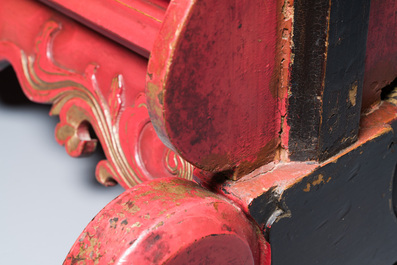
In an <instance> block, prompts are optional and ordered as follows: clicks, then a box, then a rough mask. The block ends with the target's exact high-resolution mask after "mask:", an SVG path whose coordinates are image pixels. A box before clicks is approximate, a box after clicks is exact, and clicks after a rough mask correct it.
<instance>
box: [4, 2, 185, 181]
mask: <svg viewBox="0 0 397 265" xmlns="http://www.w3.org/2000/svg"><path fill="white" fill-rule="evenodd" d="M0 6H1V9H0V25H1V27H0V61H1V60H8V61H9V62H10V63H11V64H12V65H13V67H14V69H15V71H16V73H17V76H18V78H19V80H20V82H21V85H22V88H23V90H24V92H25V94H26V95H27V96H28V98H30V99H31V100H33V101H36V102H41V103H50V104H54V106H53V108H52V111H51V114H52V115H55V114H59V116H60V123H59V124H58V125H57V127H56V132H55V134H56V139H57V141H58V142H59V143H60V144H62V145H65V148H66V151H67V152H68V153H69V154H70V155H72V156H80V155H86V154H89V153H91V152H92V151H93V150H94V149H95V146H96V139H92V137H91V136H90V135H89V130H88V129H89V125H90V124H91V126H92V127H93V128H94V130H95V133H96V135H97V137H98V140H99V141H100V143H101V144H102V147H103V149H104V151H105V154H106V157H107V160H103V161H101V162H100V163H99V164H98V166H97V170H96V175H97V178H98V180H99V181H100V182H102V183H104V184H105V185H111V184H114V180H116V181H117V182H119V183H120V184H121V185H122V186H123V187H125V188H128V187H131V186H133V185H135V184H137V183H140V182H141V181H145V180H151V179H154V178H157V177H165V176H180V177H186V178H191V175H192V166H191V165H189V164H188V163H187V162H185V161H184V160H183V159H181V158H180V157H179V156H177V155H176V154H175V153H174V152H173V151H171V150H169V149H168V148H166V147H165V146H164V145H163V143H162V142H161V141H160V140H159V139H158V137H157V136H156V135H155V133H154V129H153V126H152V125H151V122H150V119H149V115H148V112H147V108H146V100H145V94H144V86H145V75H146V66H147V61H146V60H145V59H144V58H142V57H141V56H139V55H137V54H135V53H132V52H131V51H130V50H128V49H125V48H122V47H121V46H120V45H117V44H115V43H113V42H111V41H110V40H108V39H107V38H104V37H101V36H100V35H98V34H96V33H94V32H93V31H91V30H88V29H87V28H85V27H83V26H81V25H80V24H78V23H75V22H73V21H72V20H70V19H68V18H66V17H64V16H63V15H61V14H59V13H57V12H55V11H54V10H52V9H50V8H48V7H47V6H45V5H43V4H41V3H38V2H36V1H24V0H14V1H7V0H1V1H0Z"/></svg>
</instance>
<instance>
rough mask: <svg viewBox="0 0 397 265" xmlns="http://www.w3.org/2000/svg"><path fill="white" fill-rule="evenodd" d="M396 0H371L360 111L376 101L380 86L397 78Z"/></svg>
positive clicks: (378, 96)
mask: <svg viewBox="0 0 397 265" xmlns="http://www.w3.org/2000/svg"><path fill="white" fill-rule="evenodd" d="M396 10H397V2H396V1H394V0H372V1H371V9H370V18H369V25H368V38H367V51H366V58H365V76H364V89H363V103H362V108H363V110H367V109H368V108H370V107H371V106H373V105H376V104H378V103H379V102H380V93H381V89H382V88H383V87H385V86H387V85H388V84H389V83H390V82H392V81H393V80H394V79H396V78H397V32H396V28H397V15H396Z"/></svg>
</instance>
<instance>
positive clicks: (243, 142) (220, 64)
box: [146, 0, 284, 177]
mask: <svg viewBox="0 0 397 265" xmlns="http://www.w3.org/2000/svg"><path fill="white" fill-rule="evenodd" d="M276 10H277V1H267V2H264V1H215V0H209V1H193V0H189V1H185V0H183V1H182V0H175V1H172V2H171V3H170V6H169V7H168V10H167V13H166V16H165V19H164V22H163V26H162V28H161V30H160V33H159V35H158V38H157V40H156V43H155V46H154V48H153V51H152V54H151V59H150V60H149V66H148V77H147V88H146V95H147V97H148V107H149V113H150V116H151V119H152V122H153V125H154V127H155V129H156V131H157V133H158V134H159V136H160V137H161V138H162V140H163V142H165V143H166V145H167V146H169V147H170V148H172V149H174V150H175V151H176V152H177V153H179V154H180V155H181V156H182V157H184V158H185V159H186V160H187V161H189V162H191V163H192V164H193V165H195V166H197V167H199V168H202V169H205V170H210V171H223V170H233V171H234V176H235V177H239V176H242V175H244V174H245V173H248V172H250V171H252V170H253V169H255V168H256V167H258V166H260V165H263V164H265V163H267V162H269V161H271V160H273V159H274V157H275V155H276V150H277V147H278V146H279V142H280V140H279V131H280V123H281V122H280V120H281V115H280V112H279V110H278V97H279V95H278V89H279V80H278V78H279V66H280V61H281V59H280V61H278V58H279V57H278V55H277V40H278V38H277V36H278V34H279V33H280V36H281V32H278V31H277V26H278V21H277V19H278V14H279V13H278V12H276ZM281 97H284V94H283V95H281Z"/></svg>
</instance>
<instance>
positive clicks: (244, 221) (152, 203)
mask: <svg viewBox="0 0 397 265" xmlns="http://www.w3.org/2000/svg"><path fill="white" fill-rule="evenodd" d="M64 264H65V265H66V264H119V265H121V264H140V265H145V264H148V265H149V264H218V265H219V264H225V265H226V264H227V265H230V264H241V265H249V264H265V265H266V264H268V265H270V247H269V245H268V244H267V243H266V241H265V240H264V238H263V235H262V233H261V231H260V230H259V228H258V227H257V226H256V225H255V224H254V223H253V222H252V221H251V220H249V219H248V218H247V217H246V215H245V214H244V213H243V212H242V210H241V209H240V208H239V207H237V206H235V205H234V204H233V203H231V202H230V201H228V200H227V199H224V198H222V197H220V196H218V195H215V194H214V193H211V192H209V191H207V190H205V189H203V188H201V187H200V186H198V185H197V184H195V183H193V182H191V181H187V180H183V179H178V178H168V179H162V180H154V181H151V182H147V183H143V184H140V185H138V186H135V187H134V188H132V189H130V190H127V191H126V192H124V193H123V194H122V195H121V196H119V197H118V198H116V199H115V200H114V201H112V202H111V203H110V204H108V205H107V206H106V207H105V208H104V209H103V210H102V211H101V212H100V213H99V214H98V215H97V216H96V217H95V218H94V219H93V220H92V221H91V223H90V224H89V225H88V226H87V227H86V229H85V230H84V231H83V233H82V234H81V236H80V237H79V239H78V240H77V241H76V243H75V244H74V245H73V247H72V249H71V251H70V253H69V254H68V256H67V258H66V259H65V262H64Z"/></svg>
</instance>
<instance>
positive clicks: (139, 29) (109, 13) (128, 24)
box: [40, 0, 168, 57]
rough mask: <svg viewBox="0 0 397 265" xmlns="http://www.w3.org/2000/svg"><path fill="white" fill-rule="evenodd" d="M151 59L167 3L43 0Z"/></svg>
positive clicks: (157, 0)
mask: <svg viewBox="0 0 397 265" xmlns="http://www.w3.org/2000/svg"><path fill="white" fill-rule="evenodd" d="M40 1H41V2H43V3H45V4H47V5H50V6H52V7H54V8H56V9H57V10H59V11H61V12H63V13H65V14H67V15H68V16H70V17H72V18H75V19H77V20H78V21H80V22H82V23H84V24H85V25H87V26H89V27H91V28H93V29H94V30H96V31H98V32H100V33H102V34H104V35H105V36H108V37H110V38H112V39H113V40H115V41H117V42H119V43H121V44H122V45H124V46H126V47H128V48H130V49H132V50H134V51H136V52H138V53H140V54H142V55H143V56H145V57H149V53H150V51H151V50H152V47H153V43H154V40H155V38H156V36H157V33H158V31H159V29H160V26H161V22H162V20H163V18H164V14H165V10H166V9H167V5H168V0H150V1H146V0H101V1H98V0H84V1H80V0H68V1H63V0H40Z"/></svg>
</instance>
